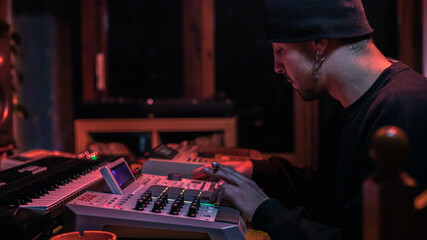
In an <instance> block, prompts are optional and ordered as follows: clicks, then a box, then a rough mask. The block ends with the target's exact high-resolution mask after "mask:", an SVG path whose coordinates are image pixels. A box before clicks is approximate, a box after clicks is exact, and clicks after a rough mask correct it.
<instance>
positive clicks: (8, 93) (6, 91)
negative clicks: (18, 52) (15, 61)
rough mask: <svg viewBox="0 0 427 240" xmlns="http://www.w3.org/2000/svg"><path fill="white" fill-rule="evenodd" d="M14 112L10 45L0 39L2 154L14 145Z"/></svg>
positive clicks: (0, 141) (0, 150)
mask: <svg viewBox="0 0 427 240" xmlns="http://www.w3.org/2000/svg"><path fill="white" fill-rule="evenodd" d="M12 112H13V101H12V75H11V64H10V45H9V40H8V39H7V38H0V152H4V151H2V149H3V150H4V149H5V148H6V149H9V147H8V146H13V145H14V138H13V124H12V123H13V122H12Z"/></svg>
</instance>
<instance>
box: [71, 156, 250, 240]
mask: <svg viewBox="0 0 427 240" xmlns="http://www.w3.org/2000/svg"><path fill="white" fill-rule="evenodd" d="M101 172H102V174H103V176H104V179H105V180H106V182H107V184H108V185H109V186H110V185H112V184H113V185H115V186H114V187H111V186H110V189H111V192H112V193H105V192H103V193H101V192H91V191H89V192H86V193H84V194H82V195H80V196H79V197H77V198H76V199H74V200H73V201H71V202H70V203H68V204H67V209H68V211H67V213H66V220H67V221H68V223H67V224H66V225H69V226H73V227H74V229H70V230H74V231H76V230H77V231H85V230H102V229H103V228H104V227H105V226H125V227H136V228H145V229H147V228H148V229H157V230H159V229H160V230H161V229H164V230H169V231H170V230H176V231H186V232H199V233H200V232H202V233H206V234H207V235H209V238H211V239H245V233H246V225H245V223H244V222H243V220H242V218H241V217H240V213H239V211H238V210H236V209H234V208H231V207H227V206H215V205H214V204H211V203H209V198H210V196H211V194H212V192H213V191H214V189H215V187H216V186H217V183H215V182H209V181H199V180H192V179H185V178H179V177H177V176H175V175H172V176H159V175H152V174H142V173H141V174H137V176H134V175H130V174H132V173H131V172H130V170H129V169H128V166H127V165H126V163H125V161H124V160H118V161H116V162H114V163H112V164H110V165H109V166H106V167H105V169H103V170H101ZM70 221H72V222H70Z"/></svg>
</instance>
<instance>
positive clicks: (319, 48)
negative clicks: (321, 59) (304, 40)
mask: <svg viewBox="0 0 427 240" xmlns="http://www.w3.org/2000/svg"><path fill="white" fill-rule="evenodd" d="M312 43H313V47H314V51H315V52H320V53H323V54H324V53H325V52H326V48H327V47H328V45H329V39H317V40H313V41H312Z"/></svg>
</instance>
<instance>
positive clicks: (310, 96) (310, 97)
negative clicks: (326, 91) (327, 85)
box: [295, 88, 322, 102]
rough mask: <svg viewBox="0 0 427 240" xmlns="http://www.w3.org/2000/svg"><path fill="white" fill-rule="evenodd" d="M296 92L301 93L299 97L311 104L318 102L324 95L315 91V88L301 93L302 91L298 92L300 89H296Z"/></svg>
mask: <svg viewBox="0 0 427 240" xmlns="http://www.w3.org/2000/svg"><path fill="white" fill-rule="evenodd" d="M295 90H296V91H297V92H298V93H299V95H300V96H301V98H302V99H303V100H304V101H307V102H311V101H314V100H317V99H319V98H320V96H321V95H322V92H320V91H317V89H313V88H310V89H305V90H304V91H301V90H298V89H295Z"/></svg>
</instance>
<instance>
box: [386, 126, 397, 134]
mask: <svg viewBox="0 0 427 240" xmlns="http://www.w3.org/2000/svg"><path fill="white" fill-rule="evenodd" d="M396 134H397V129H396V128H393V127H391V128H389V129H388V130H387V135H389V136H394V135H396Z"/></svg>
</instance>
